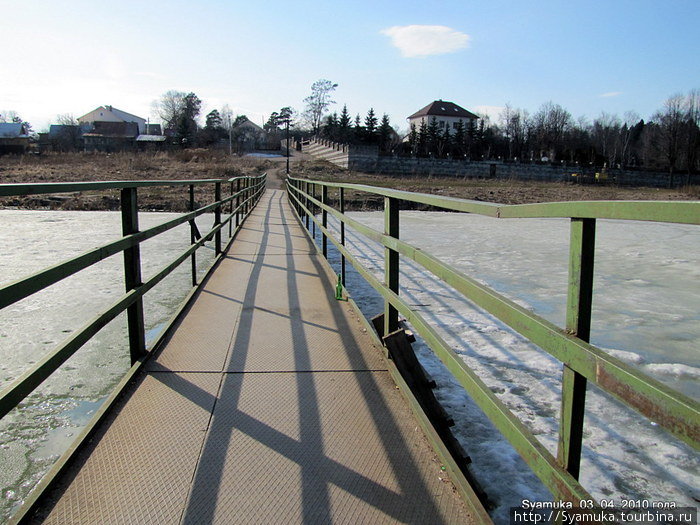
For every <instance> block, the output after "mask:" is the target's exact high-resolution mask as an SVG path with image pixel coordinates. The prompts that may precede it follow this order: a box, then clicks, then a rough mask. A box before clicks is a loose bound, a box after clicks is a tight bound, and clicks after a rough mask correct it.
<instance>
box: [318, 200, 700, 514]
mask: <svg viewBox="0 0 700 525" xmlns="http://www.w3.org/2000/svg"><path fill="white" fill-rule="evenodd" d="M352 216H353V218H355V219H357V220H359V221H361V222H362V223H364V224H367V225H369V226H372V227H373V228H375V229H377V230H381V229H382V227H383V216H382V214H381V213H377V212H369V213H353V214H352ZM333 228H334V229H335V230H336V231H337V229H338V228H337V224H333ZM401 236H402V238H403V239H404V240H406V241H407V242H410V243H412V244H414V245H416V246H419V247H420V248H422V249H424V250H426V251H428V252H430V253H432V254H433V255H436V256H437V257H438V258H440V259H441V260H443V261H445V262H447V263H448V264H450V265H452V266H454V267H455V268H457V269H459V270H461V271H463V272H464V273H466V274H468V275H470V276H472V277H475V278H477V279H479V280H480V281H482V282H484V283H486V284H488V285H489V286H491V287H492V288H494V289H496V290H497V291H499V292H501V293H503V294H504V295H506V296H508V297H509V298H511V299H512V300H515V301H516V302H518V303H519V304H521V305H523V306H525V307H527V308H530V309H532V310H534V311H535V312H536V313H538V314H539V315H542V316H543V317H545V318H547V319H548V320H550V321H552V322H555V323H556V324H558V325H560V326H562V325H563V323H564V312H565V305H566V282H567V268H568V238H569V228H568V221H566V220H551V219H547V220H540V219H527V220H510V221H505V220H494V219H489V218H486V217H479V216H472V215H464V214H453V213H425V212H402V213H401ZM347 239H348V244H349V245H351V246H352V248H351V249H352V251H353V252H354V253H355V254H356V255H357V257H358V258H359V259H360V260H361V261H362V263H363V264H364V265H365V266H366V267H367V268H369V269H371V270H372V271H373V272H374V273H375V274H376V275H377V276H379V277H380V278H381V276H382V275H383V248H382V247H380V246H378V245H376V244H375V243H372V242H369V241H367V240H366V239H364V238H363V237H360V236H358V235H356V234H354V233H353V232H349V231H348V232H347ZM699 241H700V229H698V228H697V227H693V226H683V225H671V224H653V223H630V222H622V221H599V225H598V242H597V249H596V276H595V289H594V315H593V330H592V342H593V343H594V344H596V345H598V346H600V347H603V348H604V349H606V351H609V352H610V353H611V354H614V355H615V356H616V357H618V358H620V359H623V360H625V361H626V362H629V363H632V364H634V365H635V366H638V367H640V368H641V369H642V370H643V371H645V372H646V373H648V374H650V375H652V376H653V377H656V378H657V379H659V380H660V381H663V382H665V383H667V384H669V385H670V386H672V387H673V388H676V389H678V390H681V391H683V392H684V393H686V394H687V395H689V396H691V397H694V398H697V397H698V394H699V393H700V390H699V387H698V381H697V379H698V377H700V356H698V353H697V348H698V346H699V345H698V343H700V322H698V321H700V314H699V312H700V290H699V287H698V284H697V283H698V282H700V280H699V279H698V277H700V242H699ZM331 261H332V262H333V263H334V264H337V253H336V252H335V251H334V250H332V251H331ZM348 289H349V291H350V293H351V294H352V295H353V296H354V297H355V298H356V300H357V302H358V303H359V304H360V307H361V308H362V310H363V312H364V313H365V315H367V316H373V315H376V314H377V313H378V312H380V311H381V309H382V301H381V299H380V297H379V296H378V294H376V293H373V292H372V290H371V289H370V290H368V285H367V284H366V283H365V282H364V280H363V279H362V278H361V277H359V276H358V275H357V274H355V273H354V272H350V274H349V278H348ZM401 295H402V296H403V297H404V298H406V299H407V301H408V302H409V304H411V305H413V307H414V308H416V309H417V310H418V311H419V312H420V313H421V314H422V315H423V316H424V317H425V318H426V319H428V320H429V321H430V322H431V323H433V324H434V325H436V326H437V327H439V331H440V333H441V335H442V336H443V338H444V339H445V340H446V341H447V342H448V343H449V344H450V345H451V346H452V348H453V349H454V350H455V351H456V352H457V353H458V354H459V355H460V356H461V357H462V358H463V359H464V360H465V362H466V363H467V364H468V365H469V366H470V367H472V368H473V369H474V370H475V371H476V372H477V373H478V374H479V376H480V377H481V378H482V379H483V380H484V382H485V383H486V384H487V385H488V386H489V387H490V388H491V389H492V390H493V391H494V392H495V393H497V394H498V396H499V397H500V399H501V400H502V401H503V402H504V403H505V404H506V405H507V406H508V407H509V409H510V410H511V411H513V412H514V413H515V414H516V415H517V416H518V417H519V418H520V420H521V421H523V422H524V423H525V424H526V425H527V426H528V427H529V428H530V430H531V431H532V432H533V433H534V434H535V435H536V436H537V437H538V439H540V440H541V442H542V443H543V444H544V445H545V446H546V447H547V448H548V449H549V450H550V451H551V452H552V453H556V444H557V433H558V420H559V402H560V389H561V364H560V363H559V362H558V361H557V360H555V359H554V358H552V357H550V356H549V355H548V354H546V353H545V352H543V351H542V350H540V349H539V348H538V347H536V346H534V345H532V344H531V343H529V342H528V341H527V340H526V339H524V338H522V337H521V336H520V335H519V334H517V333H515V332H513V331H512V330H511V329H510V328H508V327H507V326H505V325H503V324H502V323H500V322H499V321H498V320H496V319H494V318H493V317H492V316H490V315H488V314H486V313H484V312H483V311H481V310H480V309H478V308H476V307H474V305H473V304H471V303H470V302H469V301H467V300H466V299H464V298H462V297H461V296H460V295H459V294H458V293H457V292H454V291H453V290H451V289H449V288H448V287H446V286H445V285H444V284H443V283H442V282H441V281H439V280H438V279H437V278H435V277H433V276H432V275H430V274H429V273H428V272H427V271H425V270H424V269H422V268H421V267H419V266H418V265H416V264H414V263H413V262H411V261H406V260H403V259H402V261H401ZM416 349H417V353H418V355H419V357H420V359H421V361H422V362H423V364H424V366H425V367H426V369H428V371H429V372H430V373H431V374H432V375H433V376H434V377H435V378H436V379H437V381H438V383H439V390H438V391H437V392H436V394H437V396H438V397H439V399H440V400H441V402H442V403H443V404H444V405H445V407H446V408H447V410H448V412H450V413H451V415H452V416H453V417H454V419H455V421H457V424H456V428H455V430H456V434H457V435H458V437H459V439H460V440H461V441H462V443H463V445H464V446H465V449H466V450H467V451H468V452H469V454H470V455H471V456H472V459H473V461H474V466H473V471H474V472H475V474H476V476H477V477H478V478H479V479H480V480H481V482H482V484H483V485H484V488H485V489H486V490H487V492H488V493H489V495H490V496H491V498H492V499H494V500H495V501H496V503H497V504H498V507H497V509H496V510H495V511H494V519H495V521H496V523H507V522H508V507H510V506H515V505H517V504H518V503H519V501H520V500H521V499H523V498H527V499H534V500H548V499H551V496H550V495H549V493H548V491H547V490H546V489H545V488H544V487H543V486H542V485H541V483H540V482H539V481H538V480H537V478H536V477H535V476H534V474H532V473H531V472H530V471H529V469H528V468H527V466H526V465H525V463H524V462H523V461H522V460H521V459H520V457H519V456H518V455H517V453H516V452H514V451H513V449H512V448H511V447H510V445H509V444H508V443H507V442H506V441H505V439H504V438H503V437H502V436H501V435H500V434H499V433H498V432H497V431H496V430H495V429H494V427H493V426H492V425H491V424H490V422H489V421H488V420H487V419H486V418H485V417H484V416H483V414H482V413H481V411H480V410H479V409H478V408H477V407H476V406H475V405H474V404H473V403H472V402H471V400H470V399H469V397H468V396H467V395H466V394H465V392H464V391H463V390H462V388H461V387H460V386H459V385H458V384H457V383H456V382H455V381H454V380H453V379H452V377H451V375H450V374H449V372H447V371H446V369H445V368H444V367H443V366H442V364H441V363H440V362H439V361H438V360H437V359H436V358H435V357H434V356H433V354H432V352H431V351H430V349H429V348H427V347H426V346H425V344H423V343H422V342H421V341H420V340H419V342H418V343H417V345H416ZM586 406H587V410H586V423H585V440H584V454H583V456H584V457H583V464H582V474H581V481H582V483H583V485H584V486H585V487H586V488H587V489H588V490H589V491H590V492H591V493H592V494H593V496H594V497H596V498H605V499H614V500H616V501H620V500H621V499H650V500H654V501H662V500H664V501H675V502H678V503H679V504H683V505H692V506H694V505H695V504H696V503H697V501H698V499H700V491H699V489H698V487H699V484H698V479H699V478H698V467H699V466H700V462H698V457H697V454H696V453H695V452H694V451H693V450H692V449H691V448H690V447H688V446H686V445H684V444H683V443H680V442H679V441H678V440H676V439H674V438H671V437H669V436H668V434H667V433H666V432H664V431H662V430H660V429H659V428H658V427H657V426H656V425H655V424H654V423H653V422H649V421H648V420H646V419H645V418H643V417H641V416H639V415H637V414H636V413H635V412H633V411H632V410H630V409H627V408H625V407H624V406H623V405H621V404H620V403H618V402H617V401H615V400H613V399H611V398H610V396H608V395H607V394H605V393H603V392H601V391H600V390H599V389H597V388H596V387H591V388H589V392H588V399H587V405H586Z"/></svg>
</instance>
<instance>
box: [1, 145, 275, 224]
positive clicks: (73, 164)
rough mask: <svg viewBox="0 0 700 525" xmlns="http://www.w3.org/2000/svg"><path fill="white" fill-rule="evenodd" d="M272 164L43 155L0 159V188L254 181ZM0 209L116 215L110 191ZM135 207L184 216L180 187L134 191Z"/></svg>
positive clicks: (214, 158)
mask: <svg viewBox="0 0 700 525" xmlns="http://www.w3.org/2000/svg"><path fill="white" fill-rule="evenodd" d="M272 165H273V164H272V163H271V162H270V161H269V160H266V159H260V158H253V157H231V156H229V155H227V154H225V153H224V152H218V151H210V150H204V149H190V150H183V151H178V152H174V153H163V152H158V153H49V154H43V155H23V156H5V157H0V182H1V183H3V184H9V183H22V184H26V183H47V182H78V181H80V182H82V181H115V180H119V181H123V180H189V179H228V178H231V177H237V176H241V175H258V174H260V173H263V172H264V171H266V170H267V169H268V168H269V167H270V166H272ZM213 193H214V192H213V189H211V187H196V188H195V200H196V201H197V204H198V205H200V206H201V205H204V204H207V203H209V202H213V197H214V195H213ZM0 207H2V208H8V207H12V208H21V209H59V210H118V209H119V194H118V192H117V191H116V190H108V191H91V192H74V193H66V194H55V195H38V196H26V197H6V198H0ZM139 207H140V208H141V209H144V210H149V211H175V212H182V211H186V210H187V209H188V207H189V193H188V191H187V188H183V187H162V188H148V189H143V190H141V191H139Z"/></svg>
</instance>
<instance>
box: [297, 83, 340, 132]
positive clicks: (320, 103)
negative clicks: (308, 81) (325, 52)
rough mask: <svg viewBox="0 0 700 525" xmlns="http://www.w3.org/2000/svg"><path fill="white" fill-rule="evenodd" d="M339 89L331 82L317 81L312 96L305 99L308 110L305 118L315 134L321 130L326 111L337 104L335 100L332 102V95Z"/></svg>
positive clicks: (312, 86) (313, 86) (313, 85)
mask: <svg viewBox="0 0 700 525" xmlns="http://www.w3.org/2000/svg"><path fill="white" fill-rule="evenodd" d="M337 87H338V84H334V83H333V82H331V81H330V80H325V79H321V80H317V81H316V82H314V83H313V84H312V85H311V95H310V96H308V97H306V98H305V99H304V103H305V104H306V110H305V111H304V117H306V119H307V120H308V122H309V124H310V125H311V129H312V130H313V132H314V133H318V131H319V130H320V128H321V122H322V120H323V116H324V114H325V113H326V110H327V109H328V107H329V106H330V105H331V104H335V100H331V93H332V92H333V91H334V90H335V88H337Z"/></svg>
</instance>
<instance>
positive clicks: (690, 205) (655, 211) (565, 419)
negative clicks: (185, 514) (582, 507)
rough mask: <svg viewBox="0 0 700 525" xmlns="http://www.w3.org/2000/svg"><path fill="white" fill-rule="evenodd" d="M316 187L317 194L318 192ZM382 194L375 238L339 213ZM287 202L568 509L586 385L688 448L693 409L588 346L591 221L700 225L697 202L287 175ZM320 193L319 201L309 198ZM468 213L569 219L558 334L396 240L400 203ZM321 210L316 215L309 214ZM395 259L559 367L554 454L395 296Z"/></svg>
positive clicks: (695, 432)
mask: <svg viewBox="0 0 700 525" xmlns="http://www.w3.org/2000/svg"><path fill="white" fill-rule="evenodd" d="M318 188H320V192H319V191H317V189H318ZM329 188H335V189H337V190H338V192H337V195H338V197H337V202H338V204H339V208H340V209H339V210H336V209H335V208H333V207H331V206H330V205H329V202H330V201H329V200H328V189H329ZM346 190H354V191H359V192H364V193H369V194H373V195H379V196H382V197H384V217H385V221H384V231H383V232H379V231H376V230H374V229H372V228H369V227H368V226H365V225H363V224H361V223H359V222H358V221H356V220H354V219H352V218H350V217H348V216H347V215H345V213H344V210H345V191H346ZM287 191H288V195H289V200H290V203H291V205H292V207H293V209H294V210H295V212H296V213H297V215H298V216H299V219H300V221H301V222H302V224H305V225H306V227H307V229H308V228H309V221H311V222H312V225H311V227H312V228H313V230H314V235H315V228H316V227H318V228H319V229H320V231H321V234H322V239H321V243H322V250H323V253H324V255H326V254H327V245H328V240H329V239H330V240H331V242H333V244H334V245H335V246H336V247H337V249H338V250H339V252H340V254H341V281H342V283H343V285H345V263H346V260H348V261H350V263H351V264H352V265H353V266H354V267H355V269H356V270H357V271H358V272H359V274H360V275H362V277H364V279H365V280H367V282H368V283H369V284H370V285H371V286H372V287H373V288H374V289H375V290H377V291H378V292H379V293H380V294H381V295H382V297H383V298H384V302H385V308H384V310H385V311H384V335H388V334H390V333H391V332H393V331H395V330H397V329H398V327H399V317H398V316H399V314H400V315H402V316H404V317H405V318H406V320H407V321H408V322H409V323H410V324H411V325H412V326H413V327H414V328H415V330H416V331H417V332H418V334H419V335H420V336H421V337H422V338H423V339H424V340H425V342H426V343H427V344H428V346H429V347H430V348H431V349H432V350H433V352H434V353H435V354H436V355H437V356H438V357H439V358H440V360H441V361H442V362H443V363H444V364H445V366H446V367H447V368H448V369H449V370H450V372H451V373H452V374H453V375H454V377H455V378H456V379H457V381H458V382H459V383H460V384H461V385H462V386H463V387H464V388H465V390H466V391H467V392H468V394H469V395H470V396H471V398H472V399H473V400H474V401H475V402H476V404H477V405H478V406H479V407H480V408H481V409H482V410H483V412H484V413H485V414H486V416H487V417H488V418H489V419H490V420H491V421H492V422H493V424H494V425H495V426H496V427H497V428H498V430H499V431H500V432H501V433H502V434H503V435H504V436H505V437H506V438H507V439H508V440H509V441H510V443H511V444H512V445H513V447H514V448H515V449H516V450H517V451H518V453H519V454H520V455H521V456H522V457H523V459H524V460H525V462H526V463H527V464H528V465H529V467H530V468H531V469H532V470H533V472H534V473H535V474H536V475H537V476H538V477H539V478H540V479H541V480H542V482H543V483H544V484H545V486H547V488H548V489H549V490H550V491H551V492H552V494H553V496H554V497H555V498H556V499H558V500H565V501H570V502H572V503H574V504H576V505H578V504H579V502H580V501H582V500H591V496H590V495H589V493H588V492H587V491H586V490H585V488H584V487H582V486H581V484H580V483H579V482H578V477H579V468H580V458H581V447H582V441H583V419H584V410H585V394H586V384H587V382H588V381H591V382H592V383H595V384H596V385H597V386H598V387H600V388H601V389H602V390H604V391H606V392H608V393H610V394H612V395H613V396H614V397H615V398H616V399H618V400H620V401H621V402H622V403H624V404H625V405H627V406H629V407H631V408H633V409H635V410H636V411H638V412H639V413H640V414H642V415H644V416H646V417H647V418H649V419H651V420H652V421H654V422H655V423H657V424H658V425H659V426H661V427H663V428H664V429H665V430H667V431H668V432H670V433H671V434H673V435H674V436H676V437H677V438H679V439H681V440H682V441H684V442H685V443H687V444H689V445H690V446H692V447H693V448H695V449H696V450H697V449H698V442H699V437H700V405H699V404H698V403H697V402H696V401H694V400H692V399H690V398H688V397H687V396H685V395H683V394H681V393H679V392H677V391H675V390H673V389H671V388H669V387H667V386H666V385H664V384H662V383H660V382H659V381H657V380H655V379H653V378H651V377H649V376H648V375H646V374H644V373H642V372H640V371H639V370H637V369H636V368H635V367H633V366H630V365H628V364H626V363H624V362H622V361H620V360H619V359H616V358H614V357H612V356H610V355H609V354H607V353H605V352H604V351H602V350H601V349H600V348H597V347H595V346H593V345H591V344H589V335H590V326H591V304H592V296H593V265H594V248H595V228H596V220H597V219H623V220H637V221H659V222H673V223H683V224H695V225H698V224H700V202H628V201H617V202H611V201H603V202H563V203H544V204H525V205H510V206H506V205H500V204H491V203H484V202H476V201H469V200H464V199H456V198H450V197H440V196H436V195H428V194H421V193H411V192H406V191H399V190H392V189H387V188H379V187H373V186H365V185H358V184H343V183H329V182H319V181H311V180H306V179H298V178H291V177H290V178H288V180H287ZM319 193H320V199H318V198H317V195H318V194H319ZM402 200H403V201H409V202H414V203H422V204H426V205H430V206H434V207H437V208H441V209H445V210H452V211H459V212H468V213H475V214H479V215H485V216H489V217H494V218H526V217H528V218H533V217H558V218H568V219H570V221H571V236H570V247H569V283H568V300H567V309H566V312H567V313H566V326H565V327H564V328H560V327H558V326H556V325H554V324H553V323H550V322H549V321H547V320H545V319H543V318H542V317H540V316H538V315H536V314H534V313H533V312H530V311H528V310H527V309H525V308H523V307H521V306H519V305H517V304H516V303H514V302H513V301H510V300H509V299H507V298H505V297H504V296H502V295H500V294H498V293H497V292H495V291H494V290H492V289H490V288H489V287H487V286H485V285H483V284H481V283H479V282H477V281H476V280H474V279H472V278H470V277H468V276H467V275H464V274H463V273H461V272H459V271H458V270H456V269H454V268H452V267H451V266H449V265H447V264H445V263H444V262H442V261H440V260H438V259H437V258H435V257H434V256H432V255H431V254H429V253H426V252H424V251H422V250H421V249H419V248H416V247H414V246H412V245H410V244H408V243H406V242H404V241H401V240H399V233H400V232H399V212H398V210H399V201H402ZM319 211H320V212H321V214H320V217H318V216H317V214H318V212H319ZM329 214H330V215H333V216H334V217H335V218H336V219H338V220H339V221H340V240H338V239H336V238H335V237H334V236H333V233H332V232H331V231H330V230H329V229H328V215H329ZM346 226H347V227H350V228H352V229H354V230H355V231H357V232H359V233H361V234H363V235H364V236H366V237H367V238H369V239H371V240H372V241H375V242H377V243H379V244H381V245H383V246H384V248H385V250H384V251H385V257H384V267H385V276H384V281H380V280H379V279H377V278H376V277H375V276H374V275H372V273H371V272H370V271H368V270H367V269H366V268H364V267H363V266H362V265H361V264H360V263H359V262H358V260H357V259H356V258H355V257H354V256H353V255H352V254H351V253H350V251H348V249H347V248H346V247H345V228H346ZM399 255H401V256H403V257H406V258H407V259H410V260H412V261H415V262H416V263H418V264H419V265H421V266H422V267H423V268H425V269H426V270H428V271H430V272H431V273H432V274H434V275H435V276H436V277H438V278H440V279H441V280H443V281H444V282H445V283H447V284H448V285H450V286H451V287H453V288H454V289H455V290H457V291H459V292H460V293H461V294H462V295H464V296H465V297H466V298H468V299H469V300H470V301H472V302H473V303H475V304H476V305H477V306H479V307H480V308H482V309H484V310H485V311H487V312H489V313H490V314H492V315H493V316H495V317H496V318H498V319H499V320H501V321H502V322H503V323H505V324H507V325H508V326H509V327H511V328H512V329H514V330H515V331H517V332H519V333H520V334H522V335H523V336H525V337H526V338H527V339H529V340H530V341H531V342H533V343H534V344H536V345H537V346H539V347H540V348H541V349H542V350H544V351H546V352H547V353H549V354H550V355H552V356H554V357H555V358H556V359H558V360H559V361H561V362H562V364H563V377H562V402H561V417H560V426H559V444H558V451H557V456H556V457H554V456H553V455H552V454H551V453H550V452H549V451H548V450H547V449H546V448H545V447H544V446H543V445H542V444H541V443H540V442H539V440H538V439H537V438H536V437H535V436H534V435H533V433H532V432H531V431H530V430H529V429H528V428H527V427H526V426H525V425H524V424H523V423H522V422H521V421H520V420H519V419H518V418H517V417H516V416H515V415H514V414H513V413H512V412H510V411H509V410H508V408H507V407H506V406H505V405H504V404H503V402H501V401H500V400H499V398H498V397H497V396H496V395H495V394H494V393H493V392H492V391H491V390H490V389H489V388H488V387H487V386H486V385H485V384H484V382H483V381H482V380H481V379H480V378H479V377H478V376H477V374H476V373H475V372H474V371H473V370H471V369H470V368H469V367H468V366H467V365H466V363H465V362H464V361H463V360H462V359H461V358H460V357H459V356H458V355H457V354H456V353H455V352H454V351H453V350H452V349H451V348H450V345H448V344H447V343H446V342H445V341H444V339H443V338H442V337H441V335H440V334H439V333H438V332H437V331H436V329H435V328H434V327H433V326H431V325H430V324H429V323H428V322H427V321H426V320H425V319H424V318H423V316H421V315H420V313H419V312H417V311H415V310H414V309H412V308H411V307H410V306H409V305H408V304H407V303H406V302H405V301H404V300H403V299H402V298H401V297H400V295H399Z"/></svg>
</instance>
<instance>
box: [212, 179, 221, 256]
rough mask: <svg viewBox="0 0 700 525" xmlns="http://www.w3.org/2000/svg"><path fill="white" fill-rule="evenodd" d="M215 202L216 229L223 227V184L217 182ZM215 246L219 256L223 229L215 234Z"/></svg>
mask: <svg viewBox="0 0 700 525" xmlns="http://www.w3.org/2000/svg"><path fill="white" fill-rule="evenodd" d="M214 201H215V202H218V203H219V204H217V206H216V208H214V227H216V226H219V225H221V202H220V201H221V183H220V182H217V183H216V184H215V185H214ZM214 239H215V241H214V246H215V253H216V255H219V254H220V253H221V229H218V230H217V231H216V233H215V234H214Z"/></svg>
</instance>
